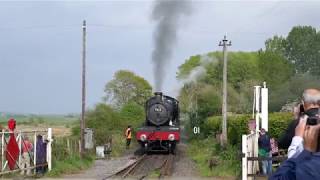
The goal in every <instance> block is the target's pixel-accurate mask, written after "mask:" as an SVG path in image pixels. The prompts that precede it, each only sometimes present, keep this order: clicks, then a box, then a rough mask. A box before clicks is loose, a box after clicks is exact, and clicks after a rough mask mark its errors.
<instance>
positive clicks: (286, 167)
mask: <svg viewBox="0 0 320 180" xmlns="http://www.w3.org/2000/svg"><path fill="white" fill-rule="evenodd" d="M310 156H311V152H310V151H307V150H304V151H302V152H301V153H300V155H299V156H298V157H297V158H290V159H287V160H286V161H285V162H284V163H283V164H282V165H281V166H280V167H279V168H278V169H277V171H276V172H275V173H273V174H272V175H271V176H270V177H269V180H292V179H296V169H297V166H298V164H299V163H301V162H304V161H305V159H306V158H310Z"/></svg>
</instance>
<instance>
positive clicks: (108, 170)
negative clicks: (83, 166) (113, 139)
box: [63, 155, 132, 179]
mask: <svg viewBox="0 0 320 180" xmlns="http://www.w3.org/2000/svg"><path fill="white" fill-rule="evenodd" d="M130 161H132V156H131V155H130V156H124V157H120V158H112V159H109V160H105V159H99V160H96V161H95V162H94V164H93V166H92V167H91V168H89V169H87V170H85V171H82V172H79V173H77V174H70V175H65V176H64V177H63V179H104V178H106V177H108V176H110V175H112V174H114V173H116V172H117V171H118V170H119V168H121V167H123V166H124V165H126V164H127V163H130Z"/></svg>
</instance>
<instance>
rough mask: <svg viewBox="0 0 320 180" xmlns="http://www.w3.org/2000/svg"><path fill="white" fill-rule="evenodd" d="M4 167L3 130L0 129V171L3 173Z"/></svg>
mask: <svg viewBox="0 0 320 180" xmlns="http://www.w3.org/2000/svg"><path fill="white" fill-rule="evenodd" d="M3 166H4V129H2V137H1V171H3V169H4V168H3Z"/></svg>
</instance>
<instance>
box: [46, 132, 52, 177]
mask: <svg viewBox="0 0 320 180" xmlns="http://www.w3.org/2000/svg"><path fill="white" fill-rule="evenodd" d="M51 143H52V128H48V144H47V162H48V171H51V169H52V157H51V151H52V149H51Z"/></svg>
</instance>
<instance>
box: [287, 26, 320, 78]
mask: <svg viewBox="0 0 320 180" xmlns="http://www.w3.org/2000/svg"><path fill="white" fill-rule="evenodd" d="M318 37H319V33H317V31H316V29H315V28H313V27H311V26H297V27H293V28H292V30H291V31H290V33H289V34H288V37H287V46H286V56H287V58H288V60H289V61H290V62H292V63H293V64H294V65H295V68H296V71H297V73H306V72H311V73H313V74H317V73H318V74H320V72H319V66H320V61H319V60H318V58H319V55H318V54H319V50H320V42H319V38H318Z"/></svg>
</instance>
